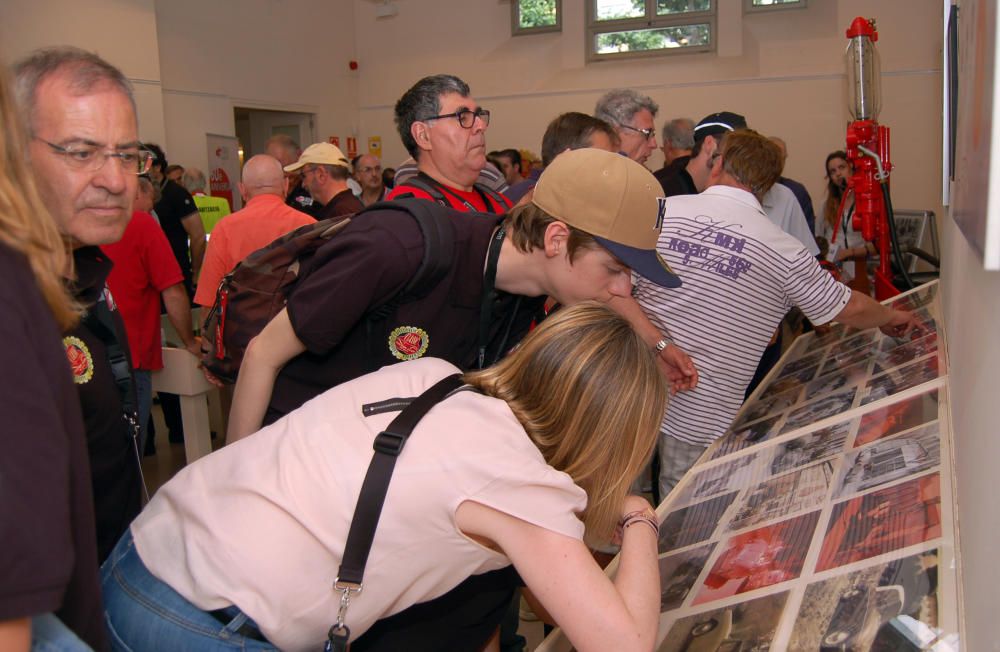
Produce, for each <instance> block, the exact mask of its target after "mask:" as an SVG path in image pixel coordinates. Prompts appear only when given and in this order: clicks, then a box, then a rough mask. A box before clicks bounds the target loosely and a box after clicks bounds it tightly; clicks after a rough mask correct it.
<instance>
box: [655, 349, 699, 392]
mask: <svg viewBox="0 0 1000 652" xmlns="http://www.w3.org/2000/svg"><path fill="white" fill-rule="evenodd" d="M657 363H658V364H659V366H660V371H661V372H663V375H664V376H666V378H667V380H668V381H670V393H671V394H676V393H677V392H684V391H687V390H689V389H694V388H695V387H697V386H698V370H697V369H695V366H694V362H692V361H691V358H690V356H688V354H687V353H685V352H684V351H681V350H680V349H679V348H678V347H677V345H675V344H668V345H667V348H665V349H663V350H662V351H660V354H659V355H658V356H657Z"/></svg>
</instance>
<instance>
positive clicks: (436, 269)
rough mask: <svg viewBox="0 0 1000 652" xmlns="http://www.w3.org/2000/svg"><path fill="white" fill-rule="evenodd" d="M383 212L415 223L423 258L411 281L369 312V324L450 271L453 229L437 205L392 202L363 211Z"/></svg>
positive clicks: (375, 204)
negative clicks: (393, 212)
mask: <svg viewBox="0 0 1000 652" xmlns="http://www.w3.org/2000/svg"><path fill="white" fill-rule="evenodd" d="M386 209H391V210H396V211H404V212H406V213H409V214H410V216H411V217H413V219H415V220H416V221H417V226H419V227H420V233H421V235H422V236H423V238H424V255H423V258H422V259H421V260H420V266H419V267H418V268H417V271H416V273H415V274H414V275H413V278H411V279H410V280H409V282H407V284H406V285H405V286H404V287H403V289H402V290H400V291H399V292H398V293H396V295H395V296H394V297H392V298H391V299H389V300H388V301H386V302H385V303H383V304H382V305H381V306H379V307H378V308H376V309H375V310H373V311H372V312H371V313H369V315H368V319H369V320H370V321H378V320H379V319H384V318H386V317H388V316H389V314H391V313H392V311H393V310H395V309H396V308H397V307H398V306H399V304H400V303H402V301H403V300H404V299H406V298H407V297H409V296H412V295H414V294H416V295H418V296H419V295H420V294H421V292H423V291H425V290H427V289H429V288H433V287H434V286H435V285H437V284H438V283H439V282H440V281H441V279H443V278H444V277H445V276H446V275H447V274H448V270H449V269H451V265H452V258H453V254H454V251H455V227H454V226H453V225H452V223H451V220H450V219H449V218H448V216H447V214H446V213H445V212H444V211H442V210H441V207H440V206H438V205H437V204H435V203H433V202H429V201H427V200H426V199H395V200H393V201H386V202H377V203H374V204H372V205H371V206H368V207H367V208H366V209H365V210H364V211H363V212H365V213H367V212H368V211H370V210H386ZM359 215H360V213H359Z"/></svg>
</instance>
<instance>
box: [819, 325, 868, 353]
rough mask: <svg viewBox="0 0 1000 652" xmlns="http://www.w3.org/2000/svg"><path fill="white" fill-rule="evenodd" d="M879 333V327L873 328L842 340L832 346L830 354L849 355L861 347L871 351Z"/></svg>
mask: <svg viewBox="0 0 1000 652" xmlns="http://www.w3.org/2000/svg"><path fill="white" fill-rule="evenodd" d="M878 334H879V331H878V329H875V328H872V329H869V330H866V331H863V332H861V333H858V334H857V335H853V336H851V337H849V338H847V339H844V340H841V341H840V342H838V343H837V344H836V345H835V346H832V347H830V351H829V355H847V354H850V353H853V352H855V351H858V350H859V349H864V350H866V351H870V350H871V348H872V344H874V342H875V338H876V337H878Z"/></svg>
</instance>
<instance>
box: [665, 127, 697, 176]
mask: <svg viewBox="0 0 1000 652" xmlns="http://www.w3.org/2000/svg"><path fill="white" fill-rule="evenodd" d="M693 147H694V120H692V119H691V118H674V119H673V120H670V121H669V122H667V123H666V124H664V125H663V146H662V147H661V148H660V149H661V150H662V151H663V167H664V168H666V167H667V166H668V165H670V164H671V163H673V162H674V160H675V159H678V158H680V157H682V156H690V155H691V149H692V148H693Z"/></svg>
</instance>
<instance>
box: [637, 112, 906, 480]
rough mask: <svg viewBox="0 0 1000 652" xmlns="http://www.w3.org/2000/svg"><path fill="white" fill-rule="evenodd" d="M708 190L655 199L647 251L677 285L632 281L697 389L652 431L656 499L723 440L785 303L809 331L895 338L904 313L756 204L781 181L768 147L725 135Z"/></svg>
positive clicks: (681, 397) (748, 134)
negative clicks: (808, 323)
mask: <svg viewBox="0 0 1000 652" xmlns="http://www.w3.org/2000/svg"><path fill="white" fill-rule="evenodd" d="M714 156H715V160H714V161H713V162H712V171H711V177H710V179H709V187H708V188H707V189H706V190H705V191H704V192H702V193H701V194H699V195H681V196H677V197H670V198H667V199H665V200H661V201H663V202H665V211H664V216H665V219H664V221H663V229H662V231H661V233H660V237H659V241H658V243H657V250H658V251H659V253H660V255H661V256H662V257H663V258H664V259H665V260H666V261H667V263H668V264H669V265H670V267H671V268H672V269H673V270H674V271H675V272H676V273H677V274H678V275H679V276H680V277H681V278H682V280H683V281H684V284H683V285H682V286H681V287H679V288H674V289H670V290H667V291H664V290H663V289H662V288H659V287H657V286H656V285H654V284H652V283H648V282H646V281H644V280H643V279H641V278H640V279H638V280H637V283H636V291H635V298H636V299H637V300H638V302H639V305H641V306H642V308H643V309H644V310H645V312H646V314H647V315H649V317H650V319H651V320H652V321H653V323H654V324H655V325H656V326H658V327H659V328H660V330H661V332H665V333H669V334H670V336H671V337H672V338H673V340H674V342H675V343H676V344H677V346H679V347H680V348H681V349H683V350H684V351H686V352H687V353H688V354H689V355H690V356H691V358H692V360H693V361H694V363H695V365H696V366H697V368H698V371H699V383H698V386H697V388H695V389H693V390H691V391H688V392H683V393H679V394H677V395H675V396H674V397H673V398H672V399H671V401H670V404H669V406H668V407H667V412H666V415H665V416H664V419H663V424H662V426H661V433H660V462H661V467H660V492H661V493H660V495H661V497H666V495H667V494H668V493H669V492H670V490H671V489H672V488H673V487H674V486H675V485H676V484H677V482H678V481H679V480H680V479H681V477H683V475H684V473H685V472H686V471H687V470H688V469H689V468H690V467H691V466H692V465H693V464H694V463H695V462H696V461H697V460H698V458H699V457H700V456H701V454H702V453H704V451H705V448H706V447H707V446H708V445H709V444H711V443H712V442H713V441H714V440H715V439H716V438H718V437H720V436H721V435H722V434H724V433H725V431H726V428H727V427H728V426H729V425H730V423H731V422H732V420H733V417H734V416H735V415H736V412H737V411H738V410H739V408H740V405H741V404H742V402H743V392H744V390H745V389H746V387H747V384H748V383H749V381H750V378H751V377H752V375H753V372H754V369H755V368H756V366H757V362H758V361H759V360H760V355H761V352H762V351H763V350H764V347H766V346H767V343H768V340H769V339H770V337H771V334H772V333H773V332H774V329H775V327H776V326H777V325H778V323H779V322H780V321H781V318H782V317H783V316H784V315H785V313H786V312H788V309H789V308H790V307H792V306H793V305H795V306H798V307H799V308H800V309H801V310H802V312H804V313H805V314H806V316H807V317H808V318H809V319H811V320H812V321H813V323H816V324H825V323H827V322H829V321H833V320H836V321H838V322H842V323H844V324H847V325H849V326H854V327H856V328H862V329H865V328H872V327H875V326H877V327H880V328H881V329H882V330H883V332H886V333H891V334H893V335H898V334H902V333H904V332H906V331H908V330H909V329H910V328H911V327H912V322H913V317H912V315H911V314H910V313H908V312H905V311H899V310H893V309H890V308H888V307H886V306H883V305H882V304H880V303H877V302H876V301H875V300H874V299H872V298H871V297H868V296H867V295H864V294H860V293H858V292H854V291H852V290H851V289H850V288H848V287H847V286H846V285H844V284H842V283H839V282H837V281H835V280H834V279H833V277H832V276H830V274H828V273H827V272H826V271H824V270H823V269H822V268H821V267H820V266H819V264H818V263H817V262H816V259H815V257H813V255H812V254H811V253H810V252H809V251H807V250H806V248H805V247H804V246H803V244H802V243H801V242H800V241H799V240H797V239H796V238H794V237H792V236H790V235H788V234H787V233H785V232H784V231H782V230H781V228H779V227H778V226H776V225H775V224H774V223H773V222H772V221H771V220H770V219H768V217H767V215H766V214H765V213H764V210H763V208H762V207H761V203H760V199H761V197H763V196H764V193H766V192H767V191H768V189H769V188H770V187H771V186H772V185H773V184H774V183H775V182H776V181H777V179H778V177H779V176H780V175H781V168H782V156H781V152H780V150H779V149H778V146H777V145H775V144H774V143H772V142H770V141H769V140H768V139H767V138H765V137H764V136H761V135H759V134H757V133H756V132H754V131H750V130H742V129H741V130H737V131H734V132H731V133H729V134H728V135H727V136H726V137H725V139H724V140H723V142H722V145H721V147H720V149H719V151H717V152H716V154H715V155H714Z"/></svg>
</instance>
